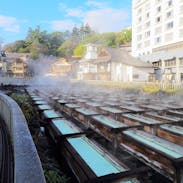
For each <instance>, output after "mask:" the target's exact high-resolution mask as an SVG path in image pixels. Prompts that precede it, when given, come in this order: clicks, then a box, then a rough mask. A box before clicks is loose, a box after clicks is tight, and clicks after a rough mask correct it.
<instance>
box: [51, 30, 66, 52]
mask: <svg viewBox="0 0 183 183" xmlns="http://www.w3.org/2000/svg"><path fill="white" fill-rule="evenodd" d="M48 37H49V40H48V43H47V44H48V48H49V54H50V55H57V49H58V48H59V46H60V45H61V44H62V43H63V42H64V41H65V40H67V39H68V32H53V33H50V34H49V35H48Z"/></svg>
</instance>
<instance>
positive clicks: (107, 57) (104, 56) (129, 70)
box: [77, 44, 153, 82]
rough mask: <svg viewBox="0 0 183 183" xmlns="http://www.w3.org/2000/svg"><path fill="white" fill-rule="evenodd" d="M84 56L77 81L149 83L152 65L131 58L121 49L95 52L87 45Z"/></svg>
mask: <svg viewBox="0 0 183 183" xmlns="http://www.w3.org/2000/svg"><path fill="white" fill-rule="evenodd" d="M86 46H87V51H86V55H85V56H84V58H82V59H81V60H80V61H79V67H78V68H79V70H78V73H77V76H78V79H88V80H112V81H122V82H131V81H140V82H144V81H149V80H150V76H151V75H152V73H153V65H152V64H150V63H147V62H143V61H141V60H139V59H137V58H134V57H132V56H131V55H130V54H129V52H128V51H126V50H125V49H123V48H121V49H120V48H104V49H102V50H101V51H97V46H96V45H95V44H88V45H86Z"/></svg>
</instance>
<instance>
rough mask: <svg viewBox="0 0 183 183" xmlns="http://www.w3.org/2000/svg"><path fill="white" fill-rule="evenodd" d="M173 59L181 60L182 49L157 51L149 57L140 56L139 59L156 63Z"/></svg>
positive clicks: (182, 56) (182, 55)
mask: <svg viewBox="0 0 183 183" xmlns="http://www.w3.org/2000/svg"><path fill="white" fill-rule="evenodd" d="M175 57H178V58H183V49H177V50H172V51H158V52H154V53H151V54H149V55H142V56H140V57H139V58H140V59H142V60H144V61H150V62H156V61H159V60H169V59H172V58H175Z"/></svg>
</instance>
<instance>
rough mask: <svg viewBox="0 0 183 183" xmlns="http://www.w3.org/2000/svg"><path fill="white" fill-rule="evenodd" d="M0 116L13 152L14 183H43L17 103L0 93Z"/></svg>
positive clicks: (41, 172) (40, 168) (32, 146)
mask: <svg viewBox="0 0 183 183" xmlns="http://www.w3.org/2000/svg"><path fill="white" fill-rule="evenodd" d="M0 116H1V118H2V119H3V120H4V121H5V122H6V124H7V127H8V130H9V132H10V136H11V141H12V146H13V150H14V152H13V153H14V183H45V182H46V181H45V178H44V174H43V170H42V166H41V162H40V159H39V157H38V154H37V150H36V148H35V145H34V143H33V140H32V137H31V134H30V132H29V129H28V126H27V122H26V119H25V117H24V115H23V113H22V111H21V109H20V108H19V106H18V105H17V103H16V102H15V101H14V100H12V99H11V98H10V97H8V96H6V95H4V94H2V93H0Z"/></svg>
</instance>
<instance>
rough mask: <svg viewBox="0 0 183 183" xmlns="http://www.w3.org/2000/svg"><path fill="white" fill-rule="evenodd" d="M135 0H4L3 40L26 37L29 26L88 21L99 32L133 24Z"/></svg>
mask: <svg viewBox="0 0 183 183" xmlns="http://www.w3.org/2000/svg"><path fill="white" fill-rule="evenodd" d="M131 1H132V0H1V2H0V43H1V44H7V43H11V42H13V41H16V40H21V39H25V37H26V35H27V31H28V29H29V28H33V29H34V28H36V26H37V25H39V26H40V27H41V30H46V31H47V32H54V31H65V30H72V28H73V27H74V26H77V27H80V26H81V24H83V23H84V24H86V23H88V24H89V25H90V26H91V27H92V29H94V30H95V31H97V32H99V33H102V32H117V31H120V30H122V29H124V28H128V27H131V6H132V5H131V4H132V2H131Z"/></svg>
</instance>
